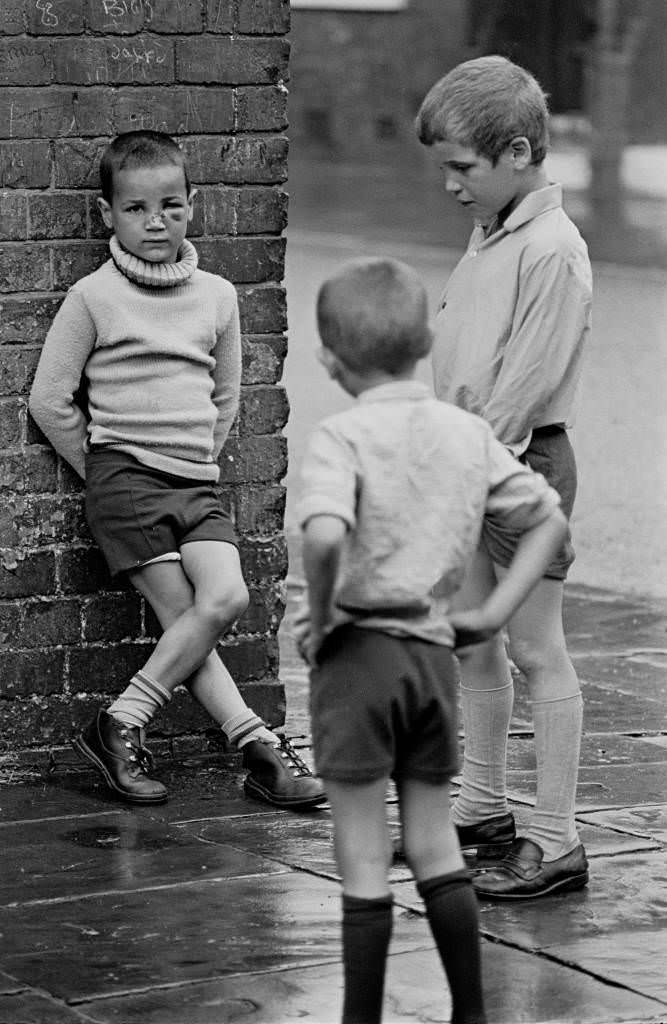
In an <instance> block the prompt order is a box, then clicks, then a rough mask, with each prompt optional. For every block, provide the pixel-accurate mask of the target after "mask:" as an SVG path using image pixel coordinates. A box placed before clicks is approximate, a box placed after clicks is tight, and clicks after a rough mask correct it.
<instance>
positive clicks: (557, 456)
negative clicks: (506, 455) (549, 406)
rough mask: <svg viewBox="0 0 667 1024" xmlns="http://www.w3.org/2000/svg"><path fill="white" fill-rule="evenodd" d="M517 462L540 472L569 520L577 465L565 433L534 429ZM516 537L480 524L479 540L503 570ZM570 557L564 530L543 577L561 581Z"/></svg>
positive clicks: (569, 543) (556, 429)
mask: <svg viewBox="0 0 667 1024" xmlns="http://www.w3.org/2000/svg"><path fill="white" fill-rule="evenodd" d="M519 461H520V462H523V463H526V464H527V465H529V466H530V468H531V469H534V470H535V472H536V473H541V474H542V476H543V477H544V478H545V480H546V481H547V483H548V484H550V486H551V487H553V488H554V490H555V491H557V492H558V494H559V495H560V500H561V506H560V507H561V510H562V512H563V514H564V515H565V517H566V518H567V519H568V520H569V518H570V516H571V515H572V508H573V506H574V499H575V496H576V493H577V464H576V461H575V458H574V451H573V450H572V445H571V444H570V439H569V437H568V436H567V431H566V430H565V429H564V428H563V427H556V426H554V427H542V428H538V429H537V430H534V431H533V436H532V438H531V441H530V444H529V445H528V448H527V449H526V451H525V452H524V453H523V455H522V456H521V458H520V460H519ZM520 536H521V535H520V534H518V533H515V532H514V531H513V530H505V529H503V528H502V527H498V526H495V525H493V524H490V523H488V522H487V521H486V520H485V521H484V527H483V530H482V539H483V542H484V546H485V547H486V549H487V551H488V553H489V555H490V556H491V559H492V561H493V562H495V563H496V565H501V566H503V567H504V568H507V566H508V565H509V564H510V562H511V561H512V558H513V557H514V552H515V551H516V548H517V544H518V543H519V539H520ZM574 558H575V555H574V547H573V545H572V536H571V534H570V530H569V528H568V531H567V536H566V537H565V540H564V541H563V543H562V544H561V546H560V548H559V550H558V551H557V552H556V555H555V557H554V559H553V561H552V562H551V564H550V565H549V566H548V568H547V570H546V572H545V573H544V575H545V577H547V578H548V579H554V580H564V579H565V578H566V577H567V573H568V570H569V568H570V566H571V565H572V563H573V562H574Z"/></svg>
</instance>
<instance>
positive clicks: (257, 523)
mask: <svg viewBox="0 0 667 1024" xmlns="http://www.w3.org/2000/svg"><path fill="white" fill-rule="evenodd" d="M285 496H286V492H285V488H284V487H283V486H282V485H281V484H273V485H268V486H267V485H264V486H262V487H252V486H250V487H249V486H244V487H238V488H236V490H235V491H234V494H233V499H232V505H233V509H234V520H235V522H236V528H237V529H238V531H239V533H241V534H242V535H249V536H251V537H273V536H275V534H276V533H277V532H279V531H280V530H282V526H283V520H284V517H285Z"/></svg>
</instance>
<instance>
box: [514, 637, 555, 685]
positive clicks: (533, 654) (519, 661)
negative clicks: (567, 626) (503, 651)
mask: <svg viewBox="0 0 667 1024" xmlns="http://www.w3.org/2000/svg"><path fill="white" fill-rule="evenodd" d="M564 653H565V651H564V648H563V646H562V645H561V644H558V643H556V642H553V641H549V642H546V641H545V642H544V643H536V642H535V640H532V639H530V640H529V639H523V638H521V639H519V640H517V639H513V640H512V642H511V644H510V654H511V656H512V661H513V662H514V664H515V665H516V666H517V668H518V669H519V670H520V671H521V672H523V674H524V675H526V676H530V675H534V674H535V673H537V672H544V671H545V670H546V669H549V668H550V667H551V666H554V665H557V664H558V663H559V660H560V657H561V655H563V654H564Z"/></svg>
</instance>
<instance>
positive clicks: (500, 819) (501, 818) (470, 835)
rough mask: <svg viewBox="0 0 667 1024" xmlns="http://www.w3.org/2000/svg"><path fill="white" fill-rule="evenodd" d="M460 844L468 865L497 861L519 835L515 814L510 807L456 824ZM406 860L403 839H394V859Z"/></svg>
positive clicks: (476, 865)
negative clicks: (504, 812)
mask: <svg viewBox="0 0 667 1024" xmlns="http://www.w3.org/2000/svg"><path fill="white" fill-rule="evenodd" d="M456 833H457V835H458V837H459V845H460V846H461V850H462V852H463V856H464V857H465V860H466V863H467V864H468V867H481V866H482V865H487V864H492V863H497V862H498V861H500V860H502V858H503V857H504V856H505V854H506V853H508V851H509V848H510V844H511V843H512V841H513V840H514V838H515V836H516V828H515V826H514V815H513V814H512V813H511V812H510V811H508V812H507V813H506V814H498V815H496V816H495V817H493V818H484V820H483V821H477V822H475V824H474V825H457V826H456ZM403 860H405V851H404V849H403V842H402V840H401V839H395V840H394V861H395V862H396V861H403Z"/></svg>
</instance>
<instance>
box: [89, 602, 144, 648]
mask: <svg viewBox="0 0 667 1024" xmlns="http://www.w3.org/2000/svg"><path fill="white" fill-rule="evenodd" d="M82 620H83V639H84V640H107V641H109V640H129V639H132V638H134V637H137V636H139V635H140V633H141V601H140V599H139V596H138V595H137V594H103V595H96V596H95V597H93V598H91V599H90V600H89V601H85V602H84V604H83V609H82Z"/></svg>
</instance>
